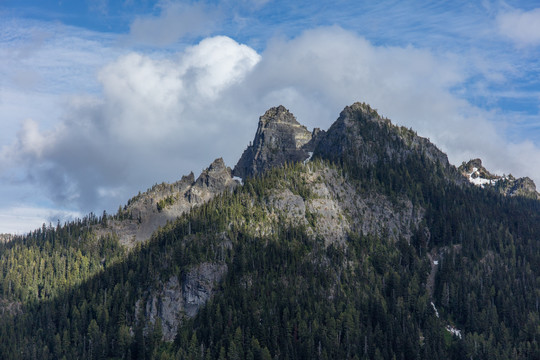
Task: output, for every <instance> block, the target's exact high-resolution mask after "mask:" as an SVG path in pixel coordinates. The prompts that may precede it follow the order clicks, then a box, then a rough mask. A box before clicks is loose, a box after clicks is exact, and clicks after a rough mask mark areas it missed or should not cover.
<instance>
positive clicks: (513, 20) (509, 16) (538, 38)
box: [497, 8, 540, 46]
mask: <svg viewBox="0 0 540 360" xmlns="http://www.w3.org/2000/svg"><path fill="white" fill-rule="evenodd" d="M497 25H498V29H499V32H500V33H501V34H502V35H503V36H505V37H507V38H509V39H510V40H512V41H514V42H516V43H517V44H519V45H521V46H524V45H533V46H536V45H540V8H537V9H533V10H530V11H523V10H519V9H512V10H510V11H507V12H502V13H500V14H499V15H498V16H497Z"/></svg>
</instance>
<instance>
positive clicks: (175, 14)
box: [130, 0, 220, 46]
mask: <svg viewBox="0 0 540 360" xmlns="http://www.w3.org/2000/svg"><path fill="white" fill-rule="evenodd" d="M158 8H159V9H160V14H159V15H158V16H144V17H139V18H137V19H135V21H133V23H132V24H131V27H130V38H131V40H133V41H135V42H137V43H140V44H145V45H150V46H164V45H169V44H172V43H174V42H176V41H178V40H179V39H181V38H182V37H184V36H188V35H190V36H199V35H209V34H210V33H211V32H212V31H213V30H214V29H215V28H216V26H217V23H218V22H219V21H218V19H219V17H220V14H219V12H218V11H217V10H216V9H214V8H212V7H210V6H209V5H205V4H204V3H201V2H199V3H193V4H189V5H188V4H184V3H181V2H178V1H169V0H167V1H160V2H159V3H158Z"/></svg>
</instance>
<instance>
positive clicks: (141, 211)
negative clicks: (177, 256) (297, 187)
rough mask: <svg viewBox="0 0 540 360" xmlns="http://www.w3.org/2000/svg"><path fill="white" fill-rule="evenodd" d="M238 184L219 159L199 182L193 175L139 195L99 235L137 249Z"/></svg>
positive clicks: (98, 229) (205, 171)
mask: <svg viewBox="0 0 540 360" xmlns="http://www.w3.org/2000/svg"><path fill="white" fill-rule="evenodd" d="M238 184H239V182H238V181H237V180H234V179H233V178H232V175H231V169H230V168H228V167H227V166H225V163H224V162H223V159H222V158H218V159H216V160H214V161H213V162H212V164H210V166H209V167H208V168H207V169H205V170H203V171H202V173H201V174H200V175H199V177H198V178H197V180H195V177H194V175H193V173H191V174H189V175H187V176H183V177H182V179H181V180H179V181H177V182H175V183H172V184H166V183H161V184H156V185H154V186H153V187H152V188H151V189H148V190H147V191H146V192H145V193H142V194H141V193H139V194H138V195H137V196H135V197H133V198H132V199H130V200H129V201H128V203H127V205H126V206H124V208H119V210H118V212H117V214H116V215H115V216H114V217H112V218H111V219H110V220H109V221H108V222H107V226H106V227H101V226H100V227H97V228H96V233H97V234H98V235H99V236H105V235H107V234H109V235H111V234H114V235H115V236H117V237H118V238H119V240H120V243H121V244H122V245H125V246H127V247H133V246H134V245H135V244H137V243H139V242H141V241H145V240H148V239H149V238H150V236H151V235H152V233H153V232H154V231H155V230H156V229H157V228H158V227H160V226H164V225H165V224H167V222H169V221H173V220H175V219H176V218H178V216H180V215H182V214H183V213H185V212H187V211H189V210H190V209H191V208H192V207H193V206H196V205H200V204H203V203H205V202H207V201H208V200H209V199H211V198H212V197H214V196H215V195H216V194H220V193H222V192H224V191H232V190H233V189H234V188H235V187H236V186H238Z"/></svg>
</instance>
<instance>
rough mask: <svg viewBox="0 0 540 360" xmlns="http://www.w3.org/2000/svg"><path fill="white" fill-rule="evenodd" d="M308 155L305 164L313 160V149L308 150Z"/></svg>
mask: <svg viewBox="0 0 540 360" xmlns="http://www.w3.org/2000/svg"><path fill="white" fill-rule="evenodd" d="M308 155H309V156H308V157H307V159H306V160H304V165H306V164H307V163H308V162H309V161H310V160H311V157H312V156H313V151H309V152H308Z"/></svg>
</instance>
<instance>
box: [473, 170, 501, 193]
mask: <svg viewBox="0 0 540 360" xmlns="http://www.w3.org/2000/svg"><path fill="white" fill-rule="evenodd" d="M473 175H476V176H473ZM468 178H469V182H470V183H472V184H474V185H476V186H480V187H481V188H483V187H484V185H495V184H496V183H497V181H498V180H497V179H486V178H483V177H480V173H479V172H478V168H476V167H473V169H472V172H471V173H470V174H469V176H468Z"/></svg>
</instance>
